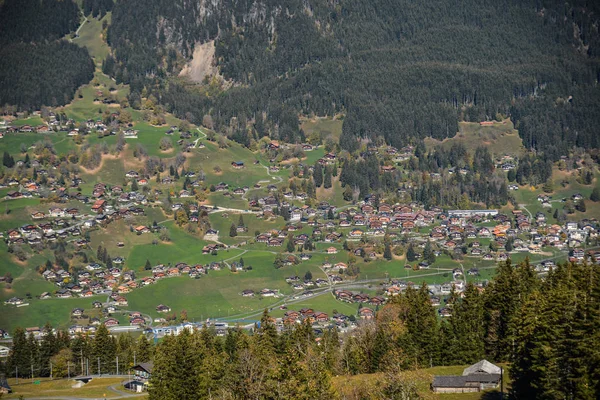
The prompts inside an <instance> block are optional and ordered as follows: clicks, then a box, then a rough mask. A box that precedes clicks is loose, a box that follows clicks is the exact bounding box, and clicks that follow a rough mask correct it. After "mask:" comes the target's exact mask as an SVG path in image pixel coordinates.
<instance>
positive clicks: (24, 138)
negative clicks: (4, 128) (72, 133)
mask: <svg viewBox="0 0 600 400" xmlns="http://www.w3.org/2000/svg"><path fill="white" fill-rule="evenodd" d="M46 140H49V141H50V142H52V144H53V145H54V149H55V150H56V153H57V154H59V155H60V154H67V153H68V152H69V150H71V149H74V148H75V147H76V145H75V143H74V142H73V139H71V138H69V137H67V134H66V133H65V132H58V133H34V132H28V133H9V134H7V135H6V136H4V138H3V139H2V140H0V152H2V153H4V152H5V151H7V152H8V153H10V154H11V155H12V156H13V157H14V158H15V161H16V160H24V159H25V154H23V153H21V144H24V145H25V146H27V148H29V147H31V146H33V145H34V144H35V143H37V142H45V141H46ZM29 157H30V158H31V159H33V158H35V156H34V154H33V152H32V151H31V150H29Z"/></svg>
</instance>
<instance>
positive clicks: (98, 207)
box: [92, 200, 106, 214]
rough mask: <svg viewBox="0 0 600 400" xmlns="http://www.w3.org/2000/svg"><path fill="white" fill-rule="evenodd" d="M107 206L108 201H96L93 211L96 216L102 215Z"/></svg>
mask: <svg viewBox="0 0 600 400" xmlns="http://www.w3.org/2000/svg"><path fill="white" fill-rule="evenodd" d="M105 206H106V200H96V201H95V202H94V205H93V206H92V211H93V212H95V213H96V214H102V213H104V210H105Z"/></svg>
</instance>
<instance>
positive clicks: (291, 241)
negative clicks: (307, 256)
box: [286, 234, 295, 253]
mask: <svg viewBox="0 0 600 400" xmlns="http://www.w3.org/2000/svg"><path fill="white" fill-rule="evenodd" d="M286 249H287V252H288V253H293V252H294V249H295V247H294V238H293V237H292V235H291V234H290V235H288V238H287V247H286Z"/></svg>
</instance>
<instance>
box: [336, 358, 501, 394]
mask: <svg viewBox="0 0 600 400" xmlns="http://www.w3.org/2000/svg"><path fill="white" fill-rule="evenodd" d="M466 367H468V365H462V366H448V367H433V368H426V369H419V370H416V371H403V372H401V373H400V379H403V380H405V381H407V382H412V383H414V384H415V385H416V388H417V391H418V393H419V395H420V396H421V397H422V398H423V399H425V400H434V399H436V400H437V399H439V400H479V399H486V400H492V399H499V398H500V393H499V392H498V390H490V391H486V392H483V393H444V394H437V393H433V392H432V391H431V389H430V385H431V383H432V382H433V377H434V375H462V372H463V370H464V369H465V368H466ZM507 375H508V374H505V379H508V378H507ZM382 378H383V374H380V373H377V374H362V375H355V376H336V377H334V378H333V379H332V383H333V387H334V388H335V389H336V391H337V392H338V394H340V395H341V396H342V398H347V399H357V398H361V399H363V398H367V399H368V398H370V397H368V395H370V394H371V393H373V392H375V391H376V387H377V384H378V381H379V380H380V379H382ZM506 387H507V383H506V382H505V384H504V391H505V392H506V391H507V389H506Z"/></svg>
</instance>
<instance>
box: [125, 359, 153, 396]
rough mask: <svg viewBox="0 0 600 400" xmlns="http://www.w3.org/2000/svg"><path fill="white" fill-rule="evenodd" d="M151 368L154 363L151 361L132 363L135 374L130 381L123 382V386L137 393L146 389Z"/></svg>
mask: <svg viewBox="0 0 600 400" xmlns="http://www.w3.org/2000/svg"><path fill="white" fill-rule="evenodd" d="M153 369H154V363H152V362H147V363H139V364H137V365H134V366H133V370H134V371H135V376H134V378H133V380H132V381H130V382H127V383H125V385H124V386H125V388H126V389H129V390H133V391H135V392H138V393H141V392H143V391H146V390H148V381H150V377H151V376H152V370H153Z"/></svg>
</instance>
